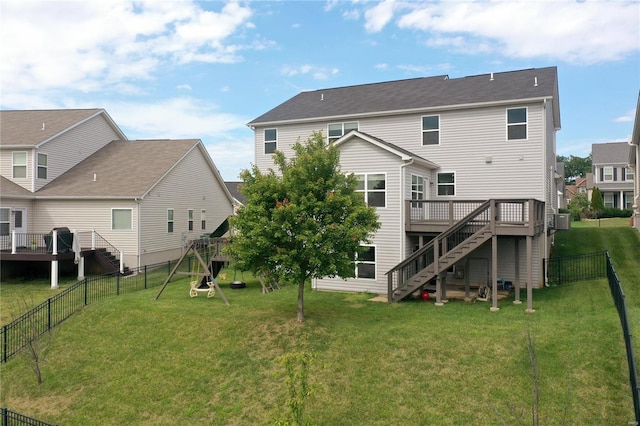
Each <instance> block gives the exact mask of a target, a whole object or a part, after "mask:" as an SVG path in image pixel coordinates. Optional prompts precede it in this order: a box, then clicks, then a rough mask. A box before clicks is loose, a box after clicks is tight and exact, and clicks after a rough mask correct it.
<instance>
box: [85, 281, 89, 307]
mask: <svg viewBox="0 0 640 426" xmlns="http://www.w3.org/2000/svg"><path fill="white" fill-rule="evenodd" d="M87 293H88V290H87V279H86V278H85V279H84V305H85V306H87Z"/></svg>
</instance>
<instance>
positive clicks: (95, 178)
mask: <svg viewBox="0 0 640 426" xmlns="http://www.w3.org/2000/svg"><path fill="white" fill-rule="evenodd" d="M97 180H98V174H97V173H94V174H93V181H94V182H96V181H97Z"/></svg>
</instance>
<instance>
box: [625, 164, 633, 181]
mask: <svg viewBox="0 0 640 426" xmlns="http://www.w3.org/2000/svg"><path fill="white" fill-rule="evenodd" d="M624 178H625V179H626V180H633V178H634V175H633V167H627V168H625V176H624Z"/></svg>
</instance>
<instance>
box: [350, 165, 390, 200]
mask: <svg viewBox="0 0 640 426" xmlns="http://www.w3.org/2000/svg"><path fill="white" fill-rule="evenodd" d="M356 177H357V178H358V186H357V187H356V192H362V193H363V195H364V202H365V203H367V204H368V205H369V206H371V207H386V205H387V176H386V175H385V174H384V173H365V174H359V175H356Z"/></svg>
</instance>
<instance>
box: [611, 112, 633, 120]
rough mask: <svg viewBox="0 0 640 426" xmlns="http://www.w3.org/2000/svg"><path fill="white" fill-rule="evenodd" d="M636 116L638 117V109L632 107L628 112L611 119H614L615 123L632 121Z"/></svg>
mask: <svg viewBox="0 0 640 426" xmlns="http://www.w3.org/2000/svg"><path fill="white" fill-rule="evenodd" d="M635 117H636V110H635V109H631V110H629V111H627V113H626V114H624V115H621V116H620V117H616V118H614V119H613V120H611V121H613V122H614V123H630V122H632V121H633V120H634V119H635Z"/></svg>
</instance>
